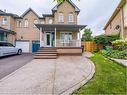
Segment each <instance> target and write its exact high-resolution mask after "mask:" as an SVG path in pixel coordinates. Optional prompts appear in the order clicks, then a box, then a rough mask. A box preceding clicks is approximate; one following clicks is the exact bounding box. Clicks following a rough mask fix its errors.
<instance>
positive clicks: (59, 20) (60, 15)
mask: <svg viewBox="0 0 127 95" xmlns="http://www.w3.org/2000/svg"><path fill="white" fill-rule="evenodd" d="M58 22H59V23H64V13H63V12H60V13H59V16H58Z"/></svg>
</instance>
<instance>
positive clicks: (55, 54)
mask: <svg viewBox="0 0 127 95" xmlns="http://www.w3.org/2000/svg"><path fill="white" fill-rule="evenodd" d="M57 55H58V54H57V53H54V54H50V53H49V54H35V55H34V56H57Z"/></svg>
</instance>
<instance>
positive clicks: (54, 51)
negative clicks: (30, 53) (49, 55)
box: [38, 49, 56, 52]
mask: <svg viewBox="0 0 127 95" xmlns="http://www.w3.org/2000/svg"><path fill="white" fill-rule="evenodd" d="M38 52H56V50H48V49H47V50H38Z"/></svg>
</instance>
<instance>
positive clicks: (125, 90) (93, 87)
mask: <svg viewBox="0 0 127 95" xmlns="http://www.w3.org/2000/svg"><path fill="white" fill-rule="evenodd" d="M90 59H91V60H92V61H93V62H94V63H95V66H96V73H95V75H94V77H93V78H92V79H91V80H90V81H89V82H88V83H87V84H85V85H84V86H82V87H81V88H80V89H78V90H77V91H75V92H74V93H73V95H81V94H82V95H89V94H91V95H93V94H123V95H125V94H127V73H126V71H127V68H126V67H124V66H122V65H119V64H117V63H114V62H112V61H110V60H108V59H106V58H105V57H103V56H102V55H101V54H98V53H96V54H95V56H93V57H91V58H90Z"/></svg>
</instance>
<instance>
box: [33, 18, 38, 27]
mask: <svg viewBox="0 0 127 95" xmlns="http://www.w3.org/2000/svg"><path fill="white" fill-rule="evenodd" d="M35 24H38V20H37V19H35V20H34V26H33V27H36V26H35Z"/></svg>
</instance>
